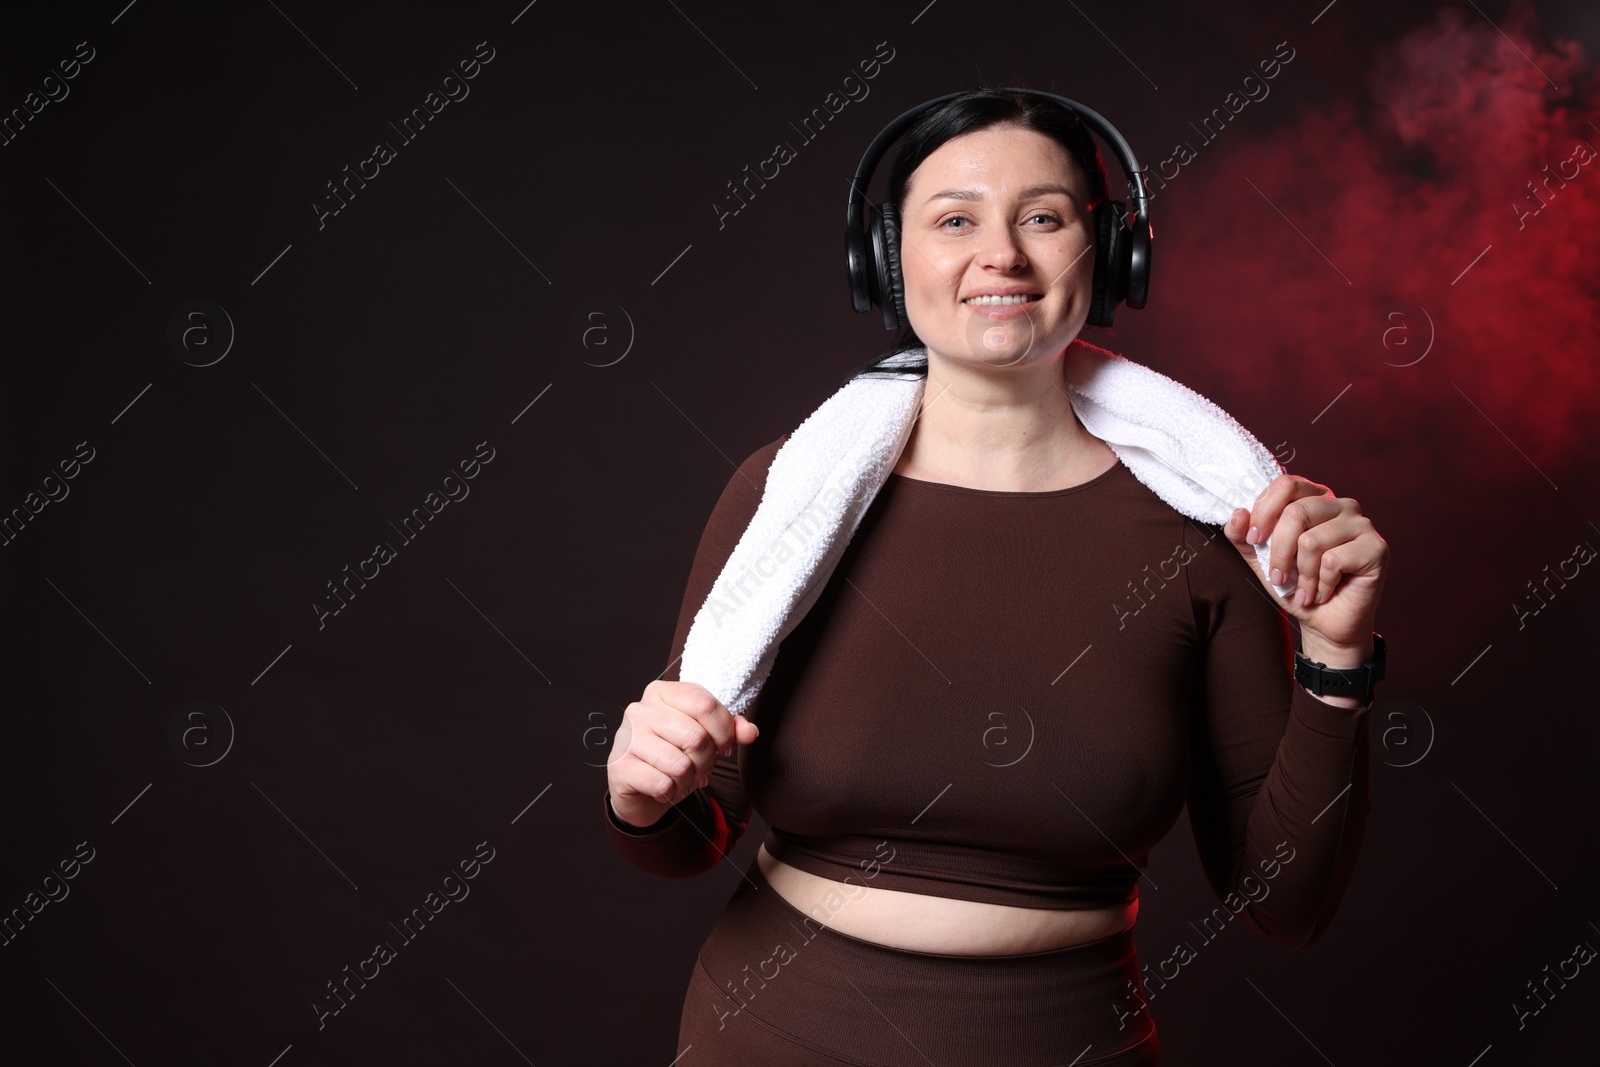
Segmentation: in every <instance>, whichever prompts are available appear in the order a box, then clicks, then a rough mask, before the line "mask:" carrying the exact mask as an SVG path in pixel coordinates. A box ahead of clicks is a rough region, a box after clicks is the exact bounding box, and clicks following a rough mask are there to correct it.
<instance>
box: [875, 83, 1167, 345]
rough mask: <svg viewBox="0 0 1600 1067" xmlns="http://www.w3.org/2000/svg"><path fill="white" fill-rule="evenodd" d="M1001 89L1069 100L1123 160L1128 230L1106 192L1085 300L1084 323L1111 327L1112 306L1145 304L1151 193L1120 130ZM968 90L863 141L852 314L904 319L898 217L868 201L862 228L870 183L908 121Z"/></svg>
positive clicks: (890, 324) (887, 322) (1095, 117)
mask: <svg viewBox="0 0 1600 1067" xmlns="http://www.w3.org/2000/svg"><path fill="white" fill-rule="evenodd" d="M1001 91H1003V92H1011V93H1026V94H1029V95H1033V96H1043V97H1047V98H1049V99H1051V100H1055V101H1056V102H1057V103H1060V104H1064V105H1066V106H1067V107H1068V108H1070V109H1071V110H1072V111H1073V112H1074V113H1075V114H1076V115H1078V117H1079V118H1081V119H1082V120H1083V121H1084V122H1085V123H1086V124H1087V125H1088V126H1089V128H1090V129H1091V130H1093V131H1094V132H1095V133H1098V134H1099V135H1100V136H1101V137H1102V138H1103V139H1104V140H1105V141H1106V142H1107V143H1108V144H1110V145H1111V148H1112V150H1113V151H1114V152H1115V153H1116V156H1117V161H1118V162H1120V163H1121V164H1122V170H1123V173H1124V174H1126V175H1127V177H1128V189H1129V194H1130V195H1131V196H1132V198H1133V207H1134V219H1133V228H1132V229H1131V230H1130V229H1129V228H1128V227H1126V226H1125V225H1123V221H1122V219H1123V215H1124V214H1126V212H1127V207H1126V205H1125V204H1124V203H1123V201H1121V200H1112V199H1110V198H1109V190H1108V196H1107V197H1106V198H1103V199H1102V200H1101V201H1100V203H1099V204H1098V205H1096V207H1095V210H1094V223H1095V234H1096V247H1095V257H1094V298H1093V301H1092V302H1091V303H1090V305H1089V320H1088V321H1089V324H1090V325H1091V326H1110V325H1111V322H1112V319H1113V318H1114V317H1115V316H1116V313H1117V304H1119V303H1123V302H1126V303H1127V305H1128V306H1129V307H1131V308H1142V307H1144V305H1145V301H1146V299H1147V298H1148V297H1149V295H1150V237H1151V234H1150V194H1149V192H1148V191H1147V190H1146V188H1145V184H1144V171H1143V170H1142V169H1141V168H1140V166H1139V161H1138V160H1137V159H1135V158H1134V155H1133V149H1132V148H1129V147H1128V142H1127V141H1126V140H1125V139H1124V138H1123V136H1122V134H1120V133H1118V132H1117V128H1116V127H1115V126H1113V125H1111V123H1109V122H1107V121H1106V120H1105V119H1104V118H1102V117H1101V116H1100V115H1099V113H1097V112H1095V111H1093V110H1092V109H1090V108H1087V107H1084V106H1083V105H1082V104H1080V103H1078V102H1077V101H1076V100H1069V99H1067V98H1066V97H1064V96H1057V95H1056V94H1055V93H1046V92H1040V91H1039V90H1037V89H1014V88H1005V89H1003V90H1001ZM965 95H967V93H966V92H957V93H949V94H946V95H945V96H941V97H938V98H937V99H934V100H929V101H928V102H927V103H925V104H919V105H918V106H916V107H914V108H912V109H911V110H910V111H907V112H906V113H905V114H903V115H901V116H900V117H899V118H897V119H895V120H894V121H893V122H891V123H889V125H888V126H886V127H884V130H883V132H882V133H880V134H878V136H877V137H876V138H874V139H873V141H872V144H870V145H869V146H867V153H866V155H864V156H862V157H861V165H860V166H859V167H857V168H856V176H855V179H854V180H853V181H851V183H850V200H849V203H848V204H847V205H846V208H845V234H844V245H845V257H846V260H847V262H846V269H847V270H848V271H849V274H850V299H851V302H852V303H853V304H854V305H855V309H856V310H857V311H868V310H870V309H871V308H872V306H873V305H874V304H876V305H877V306H878V307H880V308H882V309H883V328H884V329H886V330H893V329H895V328H896V327H898V326H899V325H901V324H902V323H904V322H905V321H906V294H905V284H904V282H903V281H902V279H901V274H900V218H899V213H898V212H897V211H896V210H895V206H894V205H893V204H884V205H883V206H882V207H879V206H877V205H873V206H872V209H871V212H870V219H869V223H868V227H867V229H866V231H865V232H863V230H862V228H861V217H862V214H863V213H864V209H865V206H866V199H867V184H868V183H869V182H871V180H872V172H873V169H874V168H876V167H877V165H878V161H879V160H880V159H882V158H883V155H884V153H885V152H886V151H888V148H889V145H890V144H892V143H893V142H894V141H895V139H896V138H898V137H899V136H900V135H901V134H902V133H903V132H905V130H906V128H907V127H908V126H910V125H911V124H912V123H913V122H915V121H916V120H917V119H918V118H920V117H921V116H922V115H923V113H925V112H927V111H931V110H932V109H933V108H936V107H938V106H939V105H940V104H943V103H944V102H945V101H947V100H953V99H955V98H956V97H958V96H965Z"/></svg>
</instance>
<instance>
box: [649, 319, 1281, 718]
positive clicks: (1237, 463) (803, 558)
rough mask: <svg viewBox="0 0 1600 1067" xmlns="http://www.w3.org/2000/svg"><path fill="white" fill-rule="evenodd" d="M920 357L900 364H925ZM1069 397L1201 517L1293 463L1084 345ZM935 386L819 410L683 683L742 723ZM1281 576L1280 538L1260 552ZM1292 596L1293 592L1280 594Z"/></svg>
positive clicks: (885, 381)
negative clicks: (1274, 558) (1275, 553)
mask: <svg viewBox="0 0 1600 1067" xmlns="http://www.w3.org/2000/svg"><path fill="white" fill-rule="evenodd" d="M922 354H923V350H922V349H914V350H911V351H908V352H905V353H901V354H900V355H899V356H897V357H896V358H895V359H894V360H892V361H890V365H891V366H901V365H904V364H909V363H913V362H915V361H916V360H917V359H918V357H919V356H921V355H922ZM1063 359H1064V362H1065V365H1064V367H1063V375H1064V377H1065V379H1066V384H1067V396H1068V399H1069V400H1070V401H1071V402H1072V407H1073V410H1074V411H1076V412H1077V414H1078V420H1079V421H1080V422H1081V423H1082V424H1083V426H1084V428H1085V429H1086V430H1088V431H1089V433H1091V434H1093V435H1094V436H1095V437H1098V438H1099V439H1100V440H1102V441H1104V442H1105V443H1106V444H1107V445H1109V446H1111V449H1112V451H1113V452H1115V453H1116V454H1117V457H1118V458H1119V459H1120V460H1121V461H1122V462H1123V464H1124V465H1125V466H1127V468H1128V469H1129V470H1130V471H1132V472H1133V474H1134V476H1135V477H1137V478H1138V479H1139V481H1141V482H1142V483H1144V484H1145V485H1146V486H1148V487H1149V488H1150V490H1151V491H1152V492H1154V493H1155V494H1156V495H1157V496H1159V497H1160V498H1161V499H1162V500H1165V501H1166V502H1167V503H1168V504H1170V505H1172V507H1173V508H1174V509H1175V510H1176V511H1178V512H1180V513H1182V514H1184V515H1187V516H1189V517H1190V518H1192V519H1196V520H1198V521H1200V522H1207V523H1216V524H1222V523H1226V522H1227V521H1228V518H1229V516H1231V515H1232V514H1233V511H1234V509H1235V508H1250V507H1252V506H1253V505H1254V503H1255V499H1256V497H1257V496H1259V495H1260V493H1261V491H1262V490H1263V489H1265V488H1266V487H1267V485H1268V483H1270V482H1271V481H1272V480H1273V479H1274V478H1276V477H1277V476H1278V475H1280V474H1282V473H1283V467H1282V466H1281V465H1280V464H1279V463H1278V460H1277V457H1275V456H1274V455H1273V454H1272V453H1271V452H1270V451H1268V450H1267V448H1266V446H1264V445H1263V444H1262V443H1261V442H1260V441H1258V440H1256V438H1255V437H1254V436H1252V435H1251V433H1250V431H1248V430H1246V429H1245V428H1244V427H1243V426H1241V425H1240V424H1239V423H1238V422H1237V421H1236V420H1235V419H1234V418H1233V416H1231V415H1229V414H1228V413H1227V412H1226V411H1224V410H1223V409H1222V408H1220V407H1218V406H1217V405H1216V404H1214V403H1212V401H1210V400H1209V399H1207V398H1206V397H1204V396H1201V395H1200V394H1199V393H1197V392H1195V391H1194V390H1193V389H1190V388H1189V387H1188V386H1186V385H1183V384H1182V383H1180V382H1177V381H1174V380H1173V379H1171V378H1169V377H1167V376H1166V375H1164V374H1161V373H1160V372H1159V371H1155V370H1151V369H1150V368H1149V367H1145V366H1143V365H1141V364H1138V363H1135V362H1133V361H1132V360H1129V359H1126V358H1124V357H1123V356H1119V355H1116V354H1115V353H1112V352H1108V351H1107V350H1105V349H1103V348H1098V347H1096V346H1094V345H1091V344H1089V343H1087V342H1085V341H1082V340H1074V341H1073V342H1072V344H1071V345H1069V346H1068V347H1067V350H1066V353H1065V354H1064V356H1063ZM925 386H926V379H925V378H924V377H923V376H921V375H918V374H910V373H908V374H906V375H904V376H901V377H897V378H868V377H857V378H853V379H851V380H850V382H849V383H847V384H846V385H845V386H843V387H842V388H841V389H839V390H838V391H837V392H835V393H834V394H833V395H832V396H830V397H829V398H828V399H827V400H826V401H824V402H823V403H822V405H821V406H819V407H818V408H817V409H816V410H815V411H813V412H812V413H811V414H810V415H809V416H807V417H806V420H805V421H804V422H802V423H801V424H800V426H799V427H798V428H797V429H796V430H795V431H794V432H793V433H792V434H791V435H790V437H789V440H788V441H786V442H784V444H783V446H782V447H781V448H779V449H778V452H777V454H776V455H775V456H774V457H773V459H772V465H771V467H770V468H769V469H768V471H767V484H766V489H765V491H764V492H763V493H762V496H761V503H760V505H759V506H758V507H757V508H756V513H755V515H754V517H752V518H751V520H750V525H749V526H747V527H746V528H745V531H744V534H743V535H742V536H741V537H740V538H739V542H738V544H737V545H735V546H734V549H733V553H732V555H730V556H729V557H728V561H727V563H726V564H725V565H724V566H723V568H722V573H721V574H720V575H719V576H718V578H717V581H716V583H715V584H714V585H713V586H712V589H711V593H710V594H709V595H708V596H707V597H706V601H705V603H704V604H702V605H701V607H700V610H699V612H698V613H696V615H695V618H694V623H693V625H692V626H690V628H689V634H688V637H687V639H686V642H685V645H684V649H683V662H682V665H681V666H680V668H679V671H678V677H679V678H680V679H682V680H683V681H687V682H697V683H699V684H700V685H703V686H705V688H706V689H707V690H708V691H709V692H710V693H711V694H712V695H713V696H715V697H716V698H717V699H718V700H720V701H722V703H723V705H724V706H725V707H726V708H727V709H728V710H729V711H731V712H733V713H734V714H735V715H743V714H744V713H745V711H746V710H748V709H749V707H750V705H751V703H752V702H753V701H754V700H755V698H756V696H757V694H758V693H759V692H760V691H761V686H762V683H764V682H765V681H766V679H767V675H768V673H769V672H770V671H771V669H772V663H773V660H774V658H775V657H776V655H777V652H778V646H779V644H780V643H781V642H782V641H783V639H784V638H785V637H787V636H788V635H789V633H790V631H792V630H793V629H794V628H795V627H796V626H797V625H799V623H800V620H801V619H802V618H804V617H805V613H806V612H807V611H808V610H810V608H811V605H812V604H814V603H815V602H816V599H817V597H818V596H819V595H820V594H821V592H822V589H823V587H824V586H825V585H826V584H827V581H828V578H829V576H830V575H831V574H832V573H833V569H834V567H835V565H837V564H838V562H839V558H840V557H841V556H842V555H843V554H844V550H845V546H846V545H848V544H849V542H850V538H851V537H852V536H853V535H854V534H855V531H856V527H857V526H859V525H860V523H861V519H862V516H864V515H865V514H866V511H867V508H868V506H869V505H871V503H872V500H873V498H874V497H875V496H877V494H878V490H879V489H881V488H882V487H883V484H884V483H885V482H886V481H888V478H889V474H890V472H892V471H893V470H894V467H895V464H896V463H897V462H899V459H900V454H901V452H902V451H903V450H904V449H905V445H906V442H907V441H908V440H910V437H911V427H912V425H913V423H914V422H915V421H916V417H917V414H918V412H919V411H920V410H921V403H922V394H923V390H924V388H925ZM1255 550H1256V560H1257V562H1258V564H1259V565H1260V567H1261V573H1262V575H1263V576H1266V577H1268V578H1269V579H1270V570H1269V568H1270V566H1271V563H1270V558H1271V541H1270V538H1269V539H1268V540H1266V541H1263V542H1261V543H1260V544H1257V545H1256V546H1255ZM1273 588H1274V589H1275V590H1276V591H1277V592H1278V594H1279V595H1280V596H1284V595H1287V594H1288V593H1289V592H1290V590H1291V589H1292V588H1293V587H1292V586H1276V585H1275V586H1273Z"/></svg>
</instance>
